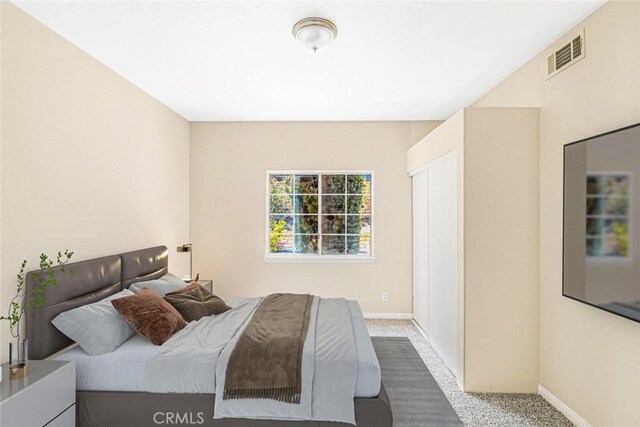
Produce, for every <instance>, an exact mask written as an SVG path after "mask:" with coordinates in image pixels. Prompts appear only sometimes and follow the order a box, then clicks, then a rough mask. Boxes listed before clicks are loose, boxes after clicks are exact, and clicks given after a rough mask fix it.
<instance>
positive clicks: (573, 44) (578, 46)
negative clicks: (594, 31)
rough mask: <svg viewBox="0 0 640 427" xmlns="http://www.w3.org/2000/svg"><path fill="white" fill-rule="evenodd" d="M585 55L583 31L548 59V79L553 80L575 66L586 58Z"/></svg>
mask: <svg viewBox="0 0 640 427" xmlns="http://www.w3.org/2000/svg"><path fill="white" fill-rule="evenodd" d="M585 54H586V53H585V50H584V29H583V30H582V34H579V35H577V36H576V37H574V38H573V39H572V40H571V41H570V42H569V43H566V44H565V45H563V46H562V47H561V48H560V49H558V50H556V51H555V52H554V53H552V54H551V55H549V57H548V58H547V78H551V77H553V76H555V75H556V74H558V73H559V72H560V71H563V70H565V69H567V68H568V67H569V66H571V65H573V64H575V63H576V62H578V61H579V60H581V59H582V58H584V57H585Z"/></svg>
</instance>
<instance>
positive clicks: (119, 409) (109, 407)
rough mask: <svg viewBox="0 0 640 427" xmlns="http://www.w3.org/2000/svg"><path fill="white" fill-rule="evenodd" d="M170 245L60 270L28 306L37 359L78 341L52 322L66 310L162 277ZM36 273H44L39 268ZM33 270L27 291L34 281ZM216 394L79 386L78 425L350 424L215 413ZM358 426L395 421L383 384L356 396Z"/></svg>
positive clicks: (343, 426) (249, 426)
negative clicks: (39, 299) (37, 302)
mask: <svg viewBox="0 0 640 427" xmlns="http://www.w3.org/2000/svg"><path fill="white" fill-rule="evenodd" d="M168 261H169V251H168V250H167V248H166V247H165V246H156V247H153V248H147V249H141V250H137V251H133V252H127V253H123V254H119V255H112V256H107V257H102V258H96V259H91V260H87V261H81V262H76V263H72V264H68V266H67V267H68V270H70V271H72V273H71V274H59V275H58V277H57V278H58V286H55V287H51V286H50V287H47V288H45V290H44V298H45V305H44V306H43V307H39V308H34V309H32V310H29V311H27V313H26V319H27V325H28V328H27V330H28V333H27V338H28V339H29V353H30V356H31V358H32V359H35V360H38V359H45V358H47V357H49V356H51V355H53V354H55V353H57V352H59V351H61V350H63V349H65V348H67V347H68V346H70V345H72V344H73V341H71V340H70V339H69V338H67V337H66V336H65V335H64V334H62V333H61V332H60V331H58V329H56V327H55V326H53V324H52V323H51V320H52V319H53V318H54V317H56V316H57V315H58V314H60V313H62V312H63V311H67V310H71V309H73V308H76V307H80V306H83V305H85V304H90V303H93V302H96V301H99V300H101V299H103V298H106V297H108V296H109V295H113V294H115V293H117V292H119V291H121V290H122V289H126V288H128V287H129V286H130V285H131V284H133V283H136V282H141V281H145V280H152V279H157V278H159V277H161V276H163V275H164V274H166V273H167V272H168ZM34 273H36V274H37V273H38V271H35V272H34ZM31 276H32V274H28V275H27V281H26V294H27V298H29V297H30V295H31V290H32V288H33V285H34V282H33V279H32V277H31ZM214 402H215V395H214V394H181V393H142V392H115V391H112V392H108V391H105V392H101V391H82V390H78V391H77V392H76V425H77V426H79V427H125V426H136V427H147V426H148V427H157V426H158V425H162V424H167V425H172V424H173V425H198V426H205V427H207V426H215V427H276V426H287V427H346V426H348V425H349V424H345V423H338V422H326V421H281V420H255V419H240V418H238V419H230V418H228V419H219V420H214V419H213V408H214ZM354 406H355V416H356V424H357V425H358V426H366V427H391V426H392V425H393V421H392V414H391V406H390V404H389V398H388V397H387V394H386V392H385V390H384V387H383V386H382V385H381V386H380V394H379V395H378V396H377V397H374V398H358V397H357V398H355V399H354Z"/></svg>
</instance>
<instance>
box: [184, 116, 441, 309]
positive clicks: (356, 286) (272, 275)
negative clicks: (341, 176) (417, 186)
mask: <svg viewBox="0 0 640 427" xmlns="http://www.w3.org/2000/svg"><path fill="white" fill-rule="evenodd" d="M437 124H438V122H434V123H431V124H430V125H429V124H427V125H425V127H424V128H423V131H428V130H430V129H433V128H434V127H435V126H436V125H437ZM413 135H415V127H414V126H412V124H411V123H410V122H248V123H247V122H244V123H220V122H215V123H206V122H203V123H192V124H191V193H190V197H191V200H190V206H191V209H190V217H191V240H192V242H193V245H194V252H193V254H194V270H195V271H196V272H199V273H200V276H201V277H206V278H211V279H213V280H214V283H215V288H216V292H217V293H219V294H222V295H239V296H255V295H265V294H268V293H271V292H310V293H314V294H316V295H320V296H324V297H346V298H352V299H356V300H358V301H359V302H360V304H361V306H362V309H363V311H365V312H385V313H411V311H412V308H411V180H410V178H409V177H408V176H407V174H406V173H405V172H404V166H405V161H406V160H405V159H406V157H405V156H406V150H407V149H408V148H409V146H411V144H412V143H413V141H412V136H413ZM322 169H331V170H346V169H354V170H373V171H374V175H375V176H374V179H375V182H374V185H375V208H374V209H375V212H374V215H375V230H374V234H375V237H374V239H375V242H374V243H375V256H376V261H375V263H371V264H294V263H267V262H265V261H264V259H263V257H264V255H265V253H264V248H265V197H266V194H265V179H266V171H267V170H322ZM382 292H388V293H389V301H388V302H382V300H381V294H382Z"/></svg>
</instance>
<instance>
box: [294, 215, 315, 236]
mask: <svg viewBox="0 0 640 427" xmlns="http://www.w3.org/2000/svg"><path fill="white" fill-rule="evenodd" d="M294 228H295V232H296V233H301V234H318V216H317V215H296V216H295V218H294Z"/></svg>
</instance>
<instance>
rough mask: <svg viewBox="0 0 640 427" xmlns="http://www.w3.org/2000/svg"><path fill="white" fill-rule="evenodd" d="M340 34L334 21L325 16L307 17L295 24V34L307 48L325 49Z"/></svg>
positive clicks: (312, 49) (313, 49)
mask: <svg viewBox="0 0 640 427" xmlns="http://www.w3.org/2000/svg"><path fill="white" fill-rule="evenodd" d="M337 35H338V30H337V28H336V26H335V25H334V24H333V22H331V21H329V20H327V19H324V18H305V19H303V20H301V21H298V22H297V23H296V25H294V26H293V36H294V37H295V38H296V40H298V42H299V43H300V44H301V45H302V46H304V47H305V48H307V49H309V50H311V51H313V52H317V51H319V50H321V49H324V48H325V47H327V46H328V45H329V43H331V42H332V41H333V40H334V39H335V38H336V36H337Z"/></svg>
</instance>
